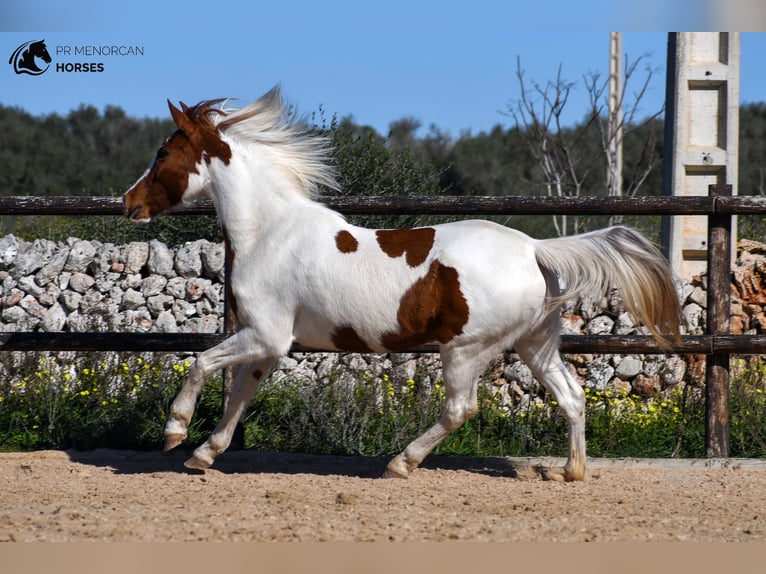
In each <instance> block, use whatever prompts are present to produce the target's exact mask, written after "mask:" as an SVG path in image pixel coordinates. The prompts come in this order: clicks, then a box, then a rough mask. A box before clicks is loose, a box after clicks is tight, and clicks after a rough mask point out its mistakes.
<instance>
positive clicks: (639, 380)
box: [631, 375, 662, 397]
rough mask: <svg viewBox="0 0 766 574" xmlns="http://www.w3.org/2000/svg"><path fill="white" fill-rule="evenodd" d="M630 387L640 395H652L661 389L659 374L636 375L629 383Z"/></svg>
mask: <svg viewBox="0 0 766 574" xmlns="http://www.w3.org/2000/svg"><path fill="white" fill-rule="evenodd" d="M631 389H632V391H633V392H634V393H636V394H637V395H641V396H642V397H653V396H655V395H657V394H658V393H659V392H660V391H661V390H662V385H661V384H660V376H659V375H651V376H647V375H638V376H637V377H636V378H635V379H633V382H632V383H631Z"/></svg>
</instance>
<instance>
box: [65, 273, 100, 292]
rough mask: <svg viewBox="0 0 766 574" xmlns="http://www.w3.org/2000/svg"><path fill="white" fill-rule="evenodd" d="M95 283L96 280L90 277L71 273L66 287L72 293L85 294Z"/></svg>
mask: <svg viewBox="0 0 766 574" xmlns="http://www.w3.org/2000/svg"><path fill="white" fill-rule="evenodd" d="M95 283H96V280H95V279H93V277H91V276H90V275H86V274H85V273H79V272H78V273H73V274H72V276H71V277H70V278H69V285H68V287H69V288H70V289H71V290H72V291H76V292H77V293H85V292H86V291H88V290H89V289H90V288H91V287H93V285H94V284H95Z"/></svg>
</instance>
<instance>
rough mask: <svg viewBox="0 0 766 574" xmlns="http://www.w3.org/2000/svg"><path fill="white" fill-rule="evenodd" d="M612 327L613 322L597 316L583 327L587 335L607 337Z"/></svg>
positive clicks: (605, 317)
mask: <svg viewBox="0 0 766 574" xmlns="http://www.w3.org/2000/svg"><path fill="white" fill-rule="evenodd" d="M612 327H614V320H613V319H612V318H610V317H607V316H606V315H599V316H598V317H596V318H594V319H593V320H592V321H591V322H590V323H588V324H587V325H586V326H585V329H583V330H584V331H585V333H587V334H588V335H609V334H611V332H612Z"/></svg>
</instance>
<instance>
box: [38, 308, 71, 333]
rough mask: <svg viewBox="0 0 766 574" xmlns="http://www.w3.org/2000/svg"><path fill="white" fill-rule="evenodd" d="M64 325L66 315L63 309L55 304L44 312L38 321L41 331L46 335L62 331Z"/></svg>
mask: <svg viewBox="0 0 766 574" xmlns="http://www.w3.org/2000/svg"><path fill="white" fill-rule="evenodd" d="M65 324H66V313H65V312H64V309H63V308H62V307H61V305H59V304H58V303H56V304H55V305H53V306H52V307H51V308H50V309H48V310H46V311H45V313H44V314H43V316H42V320H41V321H40V326H41V327H42V329H43V331H47V332H48V333H54V332H58V331H61V330H63V329H64V325H65Z"/></svg>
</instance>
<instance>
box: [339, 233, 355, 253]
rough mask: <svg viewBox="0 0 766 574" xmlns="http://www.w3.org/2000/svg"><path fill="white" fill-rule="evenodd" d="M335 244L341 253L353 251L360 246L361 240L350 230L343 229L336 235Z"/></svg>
mask: <svg viewBox="0 0 766 574" xmlns="http://www.w3.org/2000/svg"><path fill="white" fill-rule="evenodd" d="M335 246H336V247H337V248H338V251H340V252H341V253H353V252H354V251H356V250H357V249H358V248H359V242H358V241H357V240H356V237H354V236H353V235H351V233H350V232H348V231H346V230H345V229H343V230H342V231H338V234H337V235H336V236H335Z"/></svg>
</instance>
